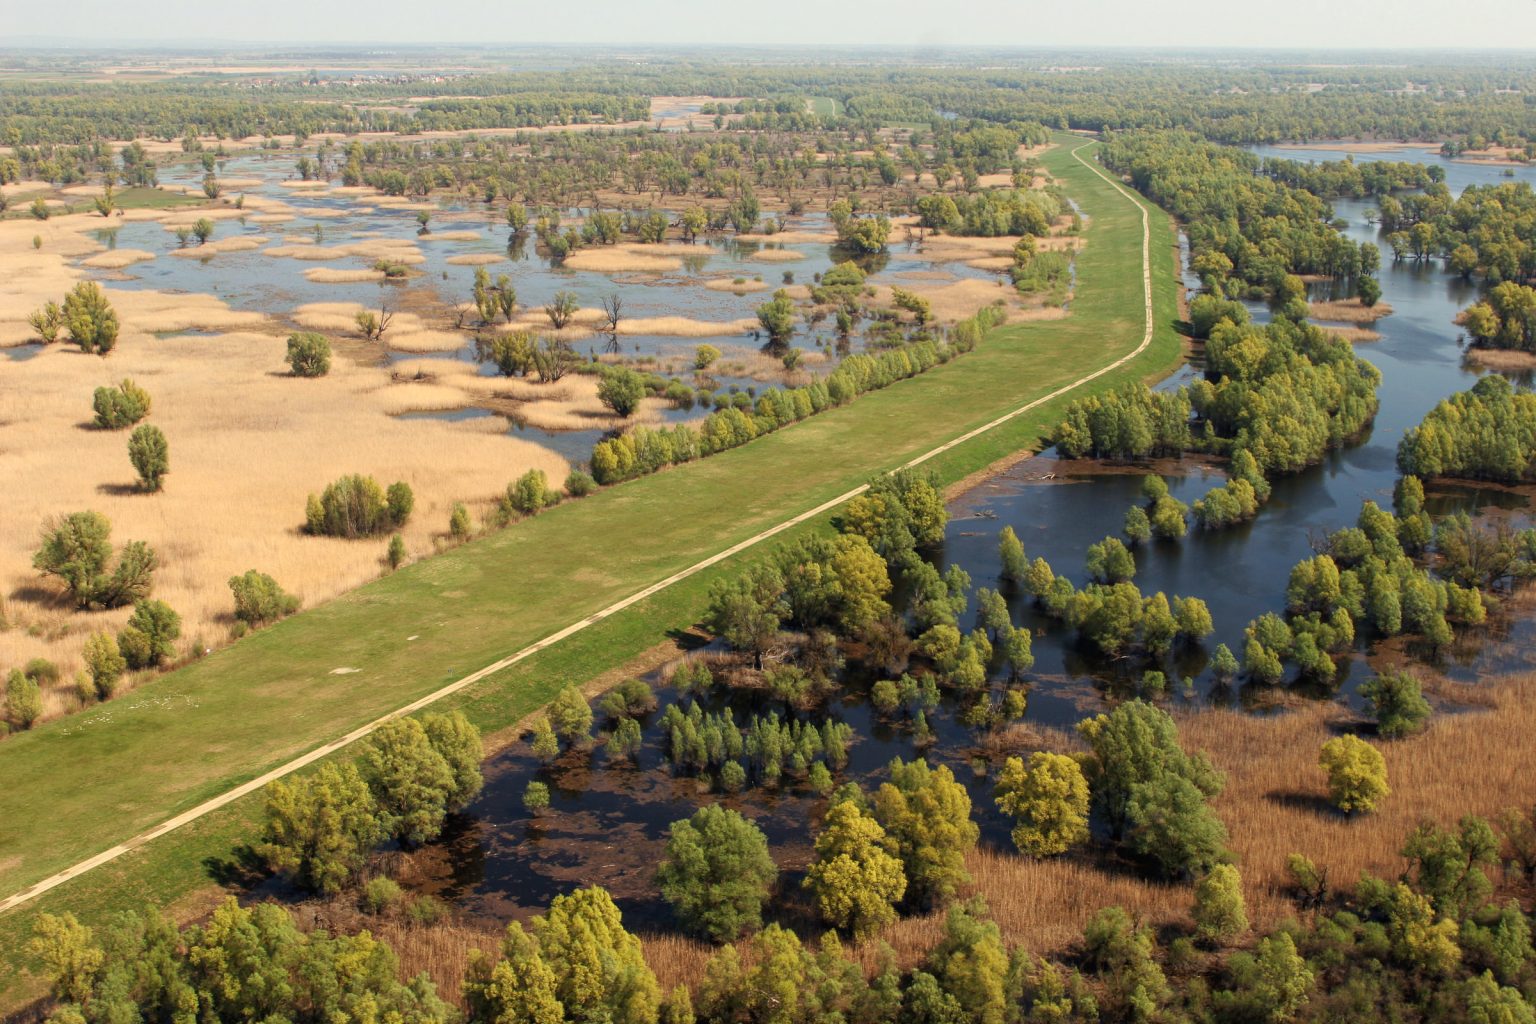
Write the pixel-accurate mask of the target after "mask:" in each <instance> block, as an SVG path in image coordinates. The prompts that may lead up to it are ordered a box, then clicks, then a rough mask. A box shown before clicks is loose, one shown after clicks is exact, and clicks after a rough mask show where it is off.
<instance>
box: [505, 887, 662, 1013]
mask: <svg viewBox="0 0 1536 1024" xmlns="http://www.w3.org/2000/svg"><path fill="white" fill-rule="evenodd" d="M533 934H534V937H535V938H537V939H538V943H539V951H540V953H541V954H542V955H543V958H544V963H546V964H547V965H548V966H549V969H550V971H551V973H552V974H553V975H554V979H555V997H556V998H557V999H559V1000H560V1003H561V1005H562V1006H563V1007H564V1008H565V1013H566V1017H567V1019H569V1020H571V1021H594V1022H596V1021H608V1022H612V1024H654V1022H655V1021H656V1015H657V1010H658V1008H659V1006H660V1004H661V988H660V986H659V985H657V983H656V976H655V975H654V974H652V973H651V969H650V968H649V967H648V966H646V963H645V957H644V956H643V955H642V952H641V948H640V940H639V939H637V938H635V936H633V935H631V934H630V933H629V932H628V931H626V930H625V929H624V922H623V920H622V918H621V916H620V914H619V908H618V907H616V906H614V903H613V899H612V898H611V897H610V896H609V895H608V893H607V891H606V890H604V889H601V888H599V887H597V886H593V887H591V888H588V889H577V890H575V891H574V892H570V893H566V894H563V895H560V896H556V897H555V898H554V900H553V901H552V902H551V903H550V905H549V909H548V910H547V911H546V912H545V913H544V914H543V915H542V916H540V917H536V918H534V919H533Z"/></svg>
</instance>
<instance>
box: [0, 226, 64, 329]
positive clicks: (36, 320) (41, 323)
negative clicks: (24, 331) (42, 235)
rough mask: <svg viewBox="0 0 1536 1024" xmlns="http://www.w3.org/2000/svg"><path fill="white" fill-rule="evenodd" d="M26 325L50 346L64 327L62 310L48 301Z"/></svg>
mask: <svg viewBox="0 0 1536 1024" xmlns="http://www.w3.org/2000/svg"><path fill="white" fill-rule="evenodd" d="M3 212H4V208H3V207H0V213H3ZM27 323H28V324H29V325H30V326H31V328H32V330H34V331H35V332H37V337H38V340H39V341H41V342H42V343H43V344H44V345H52V344H53V343H54V342H56V341H58V340H59V329H60V328H62V327H63V326H64V310H62V309H61V308H59V304H58V303H57V302H54V301H52V300H49V301H48V302H45V303H43V305H42V306H41V307H40V308H38V309H37V310H35V311H33V312H32V313H29V314H28V315H27Z"/></svg>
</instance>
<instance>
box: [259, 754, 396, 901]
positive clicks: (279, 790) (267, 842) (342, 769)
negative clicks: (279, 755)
mask: <svg viewBox="0 0 1536 1024" xmlns="http://www.w3.org/2000/svg"><path fill="white" fill-rule="evenodd" d="M384 836H385V828H384V825H383V823H382V821H381V820H380V818H379V808H378V806H377V805H376V804H375V802H374V798H373V794H372V792H371V791H370V790H369V788H368V783H367V782H366V781H365V780H364V779H363V776H362V774H361V773H360V772H359V771H358V770H357V767H356V766H355V765H351V764H335V763H326V764H323V765H321V766H320V768H319V769H318V770H316V771H315V772H314V773H313V774H310V775H306V776H301V777H298V778H294V779H292V780H284V779H278V780H276V781H275V782H272V783H269V784H268V786H267V805H266V827H265V832H264V834H263V837H262V840H261V842H260V843H259V844H258V845H257V847H256V853H257V856H259V857H261V858H262V859H263V860H264V861H266V864H267V866H268V867H269V868H270V869H272V870H273V871H278V872H282V873H284V874H287V875H288V876H289V877H290V878H291V879H292V880H293V882H294V884H296V885H298V886H300V887H302V888H305V889H308V890H310V891H311V892H317V893H324V894H327V895H331V894H334V893H337V892H340V891H341V890H342V889H343V888H344V887H345V886H346V885H347V884H348V883H349V882H351V881H352V879H354V878H356V877H357V874H358V872H360V871H361V870H362V868H363V865H364V864H366V863H367V860H368V855H369V854H370V853H371V852H373V848H374V847H375V846H377V845H378V844H379V843H380V842H381V841H382V840H383V839H384Z"/></svg>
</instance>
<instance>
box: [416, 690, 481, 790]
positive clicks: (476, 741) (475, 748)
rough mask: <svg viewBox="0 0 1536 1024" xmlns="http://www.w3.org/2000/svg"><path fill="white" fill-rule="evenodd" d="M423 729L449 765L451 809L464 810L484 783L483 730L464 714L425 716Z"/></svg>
mask: <svg viewBox="0 0 1536 1024" xmlns="http://www.w3.org/2000/svg"><path fill="white" fill-rule="evenodd" d="M421 726H422V728H423V729H425V730H426V733H427V742H429V743H431V744H432V749H433V750H435V751H437V753H438V756H440V757H441V758H442V759H443V760H444V761H445V762H447V764H448V770H449V772H450V773H451V774H452V777H453V785H452V786H451V787H450V788H449V789H448V792H447V794H446V802H447V807H448V810H449V811H461V810H463V809H464V808H465V807H467V806H468V805H469V802H470V801H471V800H473V799H474V798H475V797H476V796H478V795H479V794H480V789H481V787H482V786H483V785H484V784H485V776H484V775H483V773H482V772H481V769H480V762H481V761H483V760H485V746H484V744H483V743H482V742H481V740H480V730H479V729H477V728H476V727H475V725H474V723H473V722H471V721H470V720H469V719H468V718H466V717H465V716H464V712H462V711H450V712H447V713H443V714H429V715H423V716H422V719H421Z"/></svg>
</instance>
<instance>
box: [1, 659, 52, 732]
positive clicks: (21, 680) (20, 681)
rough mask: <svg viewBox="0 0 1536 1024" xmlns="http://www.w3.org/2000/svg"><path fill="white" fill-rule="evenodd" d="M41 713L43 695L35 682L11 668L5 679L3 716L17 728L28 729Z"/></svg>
mask: <svg viewBox="0 0 1536 1024" xmlns="http://www.w3.org/2000/svg"><path fill="white" fill-rule="evenodd" d="M42 713H43V695H42V692H41V691H40V690H39V689H38V686H37V683H36V682H34V681H33V680H31V679H28V678H27V677H26V676H25V675H23V674H22V673H21V672H20V671H19V670H17V669H12V670H11V674H10V675H9V676H8V677H7V678H6V681H5V717H6V718H7V719H9V720H10V723H11V724H12V725H13V726H15V727H16V728H18V729H30V728H32V723H33V722H36V721H37V720H38V718H39V717H40V716H41V715H42Z"/></svg>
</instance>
